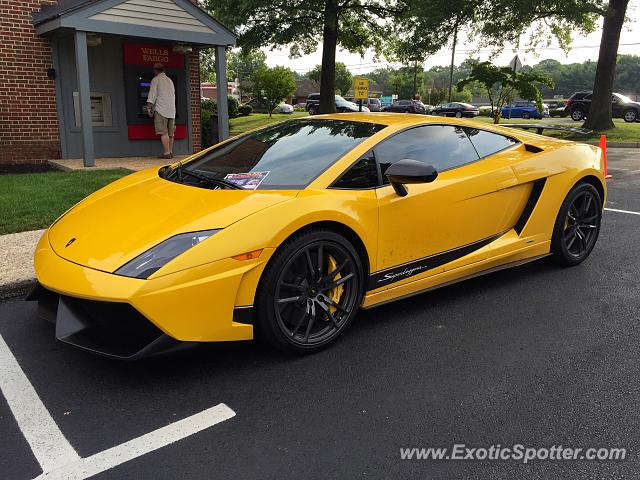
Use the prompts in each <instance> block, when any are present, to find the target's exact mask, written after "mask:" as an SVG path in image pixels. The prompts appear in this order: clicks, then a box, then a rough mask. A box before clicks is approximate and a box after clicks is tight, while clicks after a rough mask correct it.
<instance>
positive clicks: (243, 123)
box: [229, 112, 309, 135]
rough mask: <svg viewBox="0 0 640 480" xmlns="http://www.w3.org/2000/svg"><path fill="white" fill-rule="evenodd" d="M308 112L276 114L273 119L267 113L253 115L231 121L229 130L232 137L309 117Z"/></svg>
mask: <svg viewBox="0 0 640 480" xmlns="http://www.w3.org/2000/svg"><path fill="white" fill-rule="evenodd" d="M308 116H309V114H308V113H307V112H293V113H289V114H286V113H274V114H273V115H272V116H271V117H269V114H267V113H252V114H251V115H248V116H246V117H237V118H232V119H230V120H229V129H230V130H231V135H239V134H241V133H244V132H246V131H248V130H252V129H254V128H258V127H264V126H265V125H270V124H272V123H276V122H281V121H283V120H289V119H290V118H299V117H308Z"/></svg>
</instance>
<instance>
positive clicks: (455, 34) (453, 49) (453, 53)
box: [448, 15, 460, 103]
mask: <svg viewBox="0 0 640 480" xmlns="http://www.w3.org/2000/svg"><path fill="white" fill-rule="evenodd" d="M459 21H460V17H459V16H457V15H456V21H455V23H454V25H453V45H452V47H451V66H450V67H449V100H448V102H449V103H451V89H452V88H453V66H454V62H455V59H456V43H458V22H459Z"/></svg>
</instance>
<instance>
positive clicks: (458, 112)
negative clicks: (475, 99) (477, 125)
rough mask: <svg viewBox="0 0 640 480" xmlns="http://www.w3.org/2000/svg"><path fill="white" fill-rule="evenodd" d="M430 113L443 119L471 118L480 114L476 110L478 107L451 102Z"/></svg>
mask: <svg viewBox="0 0 640 480" xmlns="http://www.w3.org/2000/svg"><path fill="white" fill-rule="evenodd" d="M431 113H432V114H433V115H440V116H443V117H457V118H462V117H468V118H473V117H477V116H478V115H479V114H480V110H478V107H474V106H473V105H470V104H468V103H462V102H451V103H445V104H443V105H438V106H437V107H436V108H434V109H433V111H432V112H431Z"/></svg>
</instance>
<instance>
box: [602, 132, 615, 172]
mask: <svg viewBox="0 0 640 480" xmlns="http://www.w3.org/2000/svg"><path fill="white" fill-rule="evenodd" d="M598 146H599V147H600V148H601V149H602V159H603V160H604V178H605V179H606V180H608V179H610V178H613V176H612V175H609V172H608V170H607V136H606V135H601V136H600V143H598Z"/></svg>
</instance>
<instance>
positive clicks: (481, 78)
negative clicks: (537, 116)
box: [458, 62, 553, 124]
mask: <svg viewBox="0 0 640 480" xmlns="http://www.w3.org/2000/svg"><path fill="white" fill-rule="evenodd" d="M471 82H479V83H480V84H481V85H483V86H484V88H485V90H486V92H487V94H488V96H489V101H490V102H491V111H492V112H493V123H496V124H497V123H500V117H501V116H502V108H503V107H504V106H505V104H506V103H507V101H508V100H509V98H511V97H512V95H513V94H514V93H516V92H517V93H519V94H520V96H521V97H522V98H524V99H526V100H535V102H536V104H537V107H538V109H539V110H540V111H542V96H541V95H540V91H539V90H538V88H537V87H536V85H535V84H536V83H541V84H543V85H547V86H549V87H553V80H552V79H551V78H550V77H548V76H546V75H542V74H539V73H528V72H516V71H514V70H513V69H512V68H510V67H497V66H495V65H492V64H491V63H490V62H481V63H478V64H477V65H474V66H473V68H472V69H471V75H469V76H468V77H467V78H466V79H464V80H461V81H460V82H458V92H461V91H462V90H463V89H464V87H465V86H466V85H467V84H469V83H471Z"/></svg>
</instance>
